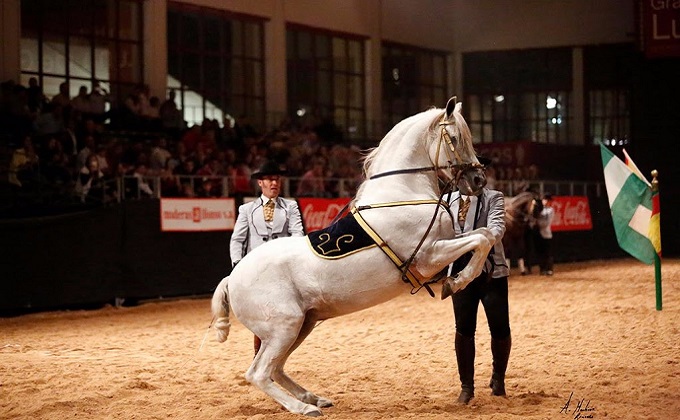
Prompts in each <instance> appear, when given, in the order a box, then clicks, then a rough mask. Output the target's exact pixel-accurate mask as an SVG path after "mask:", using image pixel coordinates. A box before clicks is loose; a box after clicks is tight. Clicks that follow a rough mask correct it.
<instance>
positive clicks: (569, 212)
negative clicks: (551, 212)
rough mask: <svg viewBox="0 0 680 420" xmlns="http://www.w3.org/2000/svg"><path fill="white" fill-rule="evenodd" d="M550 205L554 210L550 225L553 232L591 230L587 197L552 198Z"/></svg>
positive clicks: (591, 221) (591, 223) (591, 224)
mask: <svg viewBox="0 0 680 420" xmlns="http://www.w3.org/2000/svg"><path fill="white" fill-rule="evenodd" d="M552 205H553V208H554V209H555V218H554V219H553V222H552V225H551V228H552V231H553V232H560V231H568V230H592V229H593V219H592V218H591V216H590V205H589V204H588V197H585V196H566V195H565V196H553V203H552Z"/></svg>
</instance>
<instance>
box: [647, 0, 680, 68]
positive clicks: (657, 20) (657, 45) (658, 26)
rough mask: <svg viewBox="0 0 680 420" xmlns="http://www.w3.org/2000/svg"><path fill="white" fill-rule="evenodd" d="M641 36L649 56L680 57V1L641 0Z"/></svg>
mask: <svg viewBox="0 0 680 420" xmlns="http://www.w3.org/2000/svg"><path fill="white" fill-rule="evenodd" d="M639 1H640V12H639V19H640V36H641V37H642V48H643V49H644V52H645V55H646V56H647V57H648V58H655V57H680V2H679V1H677V0H673V1H670V0H639Z"/></svg>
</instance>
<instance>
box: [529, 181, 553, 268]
mask: <svg viewBox="0 0 680 420" xmlns="http://www.w3.org/2000/svg"><path fill="white" fill-rule="evenodd" d="M542 201H543V210H541V213H540V214H539V215H538V217H537V218H536V233H535V235H534V242H535V244H536V254H537V257H538V265H539V267H540V268H541V275H542V276H552V275H553V256H552V237H553V234H552V229H551V227H550V225H552V221H553V219H554V218H555V209H554V208H553V206H552V202H553V198H552V194H550V193H545V194H544V195H543V200H542Z"/></svg>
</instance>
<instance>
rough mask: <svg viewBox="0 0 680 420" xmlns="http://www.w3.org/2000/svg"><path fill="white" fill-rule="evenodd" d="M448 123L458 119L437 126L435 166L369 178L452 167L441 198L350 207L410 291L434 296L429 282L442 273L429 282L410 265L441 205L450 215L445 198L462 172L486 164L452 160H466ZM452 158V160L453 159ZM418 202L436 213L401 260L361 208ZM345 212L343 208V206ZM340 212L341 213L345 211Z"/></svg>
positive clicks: (367, 208) (450, 123)
mask: <svg viewBox="0 0 680 420" xmlns="http://www.w3.org/2000/svg"><path fill="white" fill-rule="evenodd" d="M449 125H455V121H453V122H450V121H447V120H446V119H445V118H442V120H441V121H440V122H439V123H438V124H437V126H439V127H441V135H440V137H439V142H438V143H437V151H436V153H435V159H434V162H432V166H424V167H419V168H408V169H397V170H392V171H386V172H381V173H378V174H376V175H373V176H371V177H370V178H369V180H374V179H378V178H382V177H386V176H392V175H400V174H410V173H419V172H429V171H433V172H437V171H439V170H440V169H449V170H451V171H452V172H453V176H452V177H451V179H449V181H448V182H447V183H446V185H445V187H444V188H442V189H441V190H440V191H441V194H440V196H439V199H438V200H417V201H401V202H391V203H381V204H369V205H363V206H359V207H354V208H353V209H352V210H351V213H352V215H353V216H354V218H355V219H356V220H357V221H358V222H359V224H360V225H361V226H362V227H363V228H364V230H365V231H366V232H367V233H368V234H369V235H370V236H371V237H373V239H374V240H375V241H376V243H377V244H378V245H379V247H380V249H381V250H382V251H383V252H384V253H385V254H386V255H387V256H388V257H389V258H390V260H392V262H393V263H394V264H395V266H396V267H397V268H398V269H399V271H401V274H402V280H404V282H406V283H410V284H411V286H412V290H411V293H412V294H415V293H417V292H418V291H419V290H420V289H421V288H423V287H424V288H425V289H426V290H427V291H428V293H429V294H430V296H432V297H434V292H433V291H432V289H431V288H430V286H429V284H432V283H436V282H438V281H439V280H440V278H441V276H435V278H433V279H430V280H428V281H425V282H422V283H421V281H420V280H418V278H417V276H416V275H415V274H414V273H413V272H412V271H411V269H410V267H411V264H412V263H413V260H414V259H415V257H416V254H417V253H418V251H419V250H420V248H421V247H422V246H423V243H425V238H427V236H428V235H429V234H430V231H431V230H432V227H433V226H434V222H435V221H436V220H437V215H438V214H439V209H440V207H444V208H445V209H446V211H447V212H448V213H449V216H451V212H450V210H449V205H448V202H446V201H445V200H444V199H443V198H444V195H446V193H447V192H448V191H449V190H450V189H452V187H453V186H454V185H458V182H459V181H460V177H461V176H462V174H463V173H465V172H467V171H469V170H472V169H481V168H483V167H484V166H483V165H482V164H480V163H472V162H471V163H456V164H454V163H452V162H453V161H455V162H461V161H462V160H463V159H462V157H461V156H460V153H458V150H457V149H456V146H455V144H454V140H455V143H456V144H457V143H458V139H457V138H455V139H452V138H451V135H450V134H449V132H448V131H447V130H446V127H447V126H449ZM444 142H445V143H446V145H447V146H448V148H444V153H446V155H447V158H448V165H445V166H441V165H437V163H436V162H439V155H440V152H441V149H442V143H444ZM452 158H453V159H452ZM418 204H437V206H436V208H435V211H434V214H433V215H432V219H431V220H430V224H429V225H428V227H427V230H425V233H424V234H423V236H422V238H421V239H420V242H419V243H418V245H417V246H416V247H415V249H414V250H413V252H412V253H411V256H410V257H409V258H408V259H407V260H406V261H403V262H402V261H401V260H400V259H399V257H398V256H397V255H396V254H395V253H394V251H392V250H391V249H390V247H389V246H388V245H387V244H386V243H385V242H384V241H383V240H382V238H380V236H379V235H378V234H377V232H375V230H373V228H371V227H370V226H369V225H368V223H367V222H366V221H365V220H364V219H363V217H361V215H360V214H359V212H360V211H361V210H369V209H375V208H383V207H397V206H404V205H418ZM343 212H344V209H343ZM343 212H341V213H343Z"/></svg>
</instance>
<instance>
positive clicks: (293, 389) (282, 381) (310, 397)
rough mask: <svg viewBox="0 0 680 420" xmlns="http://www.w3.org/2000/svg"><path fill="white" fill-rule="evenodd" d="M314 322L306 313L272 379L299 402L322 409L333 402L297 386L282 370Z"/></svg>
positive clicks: (314, 318) (315, 319) (313, 317)
mask: <svg viewBox="0 0 680 420" xmlns="http://www.w3.org/2000/svg"><path fill="white" fill-rule="evenodd" d="M316 321H317V318H316V316H314V315H312V314H311V313H307V315H306V316H305V321H304V323H303V324H302V328H300V333H299V334H298V336H297V339H296V340H295V343H293V345H292V346H291V348H290V349H289V350H288V352H287V354H286V355H285V356H284V358H283V360H282V362H281V363H279V364H278V367H277V368H276V369H275V370H274V374H273V376H272V379H274V381H275V382H276V383H278V384H279V385H281V386H282V387H283V388H285V389H286V390H287V391H288V392H290V393H291V394H293V395H294V396H295V397H296V398H297V399H299V400H300V401H302V402H306V403H308V404H312V405H315V406H317V407H321V408H324V407H331V406H333V402H332V401H331V400H329V399H326V398H323V397H319V396H318V395H316V394H314V393H312V392H309V391H307V390H306V389H304V388H303V387H301V386H300V385H299V384H297V383H296V382H295V381H293V380H292V379H291V378H290V376H288V375H287V374H286V372H284V370H283V366H284V365H285V363H286V361H287V360H288V357H289V356H290V355H291V354H292V353H293V352H294V351H295V349H297V348H298V346H300V344H302V342H303V341H304V340H305V338H307V336H308V335H309V334H310V333H311V332H312V330H313V329H314V325H315V324H316Z"/></svg>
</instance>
